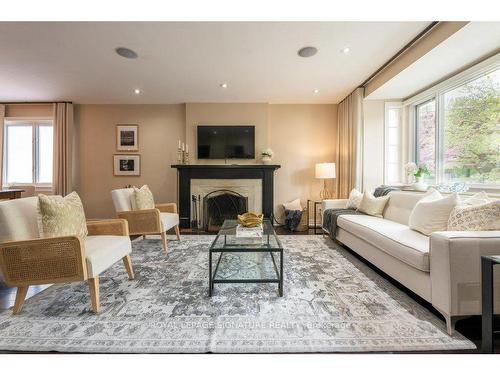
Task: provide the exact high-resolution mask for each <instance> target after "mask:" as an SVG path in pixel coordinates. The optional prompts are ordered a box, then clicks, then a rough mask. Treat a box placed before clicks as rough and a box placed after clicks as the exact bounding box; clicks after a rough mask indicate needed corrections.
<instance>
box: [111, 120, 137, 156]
mask: <svg viewBox="0 0 500 375" xmlns="http://www.w3.org/2000/svg"><path fill="white" fill-rule="evenodd" d="M116 150H117V151H139V125H126V124H123V125H116Z"/></svg>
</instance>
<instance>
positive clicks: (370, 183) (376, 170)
mask: <svg viewBox="0 0 500 375" xmlns="http://www.w3.org/2000/svg"><path fill="white" fill-rule="evenodd" d="M384 116H385V102H384V101H383V100H365V101H364V102H363V122H364V139H363V153H364V154H363V188H364V189H367V190H368V191H370V192H372V193H373V190H374V189H375V188H376V187H377V186H379V185H382V184H383V183H384Z"/></svg>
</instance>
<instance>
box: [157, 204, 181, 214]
mask: <svg viewBox="0 0 500 375" xmlns="http://www.w3.org/2000/svg"><path fill="white" fill-rule="evenodd" d="M155 207H156V208H157V209H159V210H160V212H170V213H173V214H176V213H177V204H175V203H158V204H157V205H155Z"/></svg>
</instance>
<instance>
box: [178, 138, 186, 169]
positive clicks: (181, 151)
mask: <svg viewBox="0 0 500 375" xmlns="http://www.w3.org/2000/svg"><path fill="white" fill-rule="evenodd" d="M177 163H178V164H189V146H188V145H187V144H184V143H181V140H180V139H179V145H178V146H177Z"/></svg>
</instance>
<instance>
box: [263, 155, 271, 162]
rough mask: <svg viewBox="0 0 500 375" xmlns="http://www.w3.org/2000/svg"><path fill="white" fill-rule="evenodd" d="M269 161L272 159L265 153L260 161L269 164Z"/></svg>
mask: <svg viewBox="0 0 500 375" xmlns="http://www.w3.org/2000/svg"><path fill="white" fill-rule="evenodd" d="M271 161H272V159H271V158H270V157H269V156H267V155H263V156H262V163H263V164H271Z"/></svg>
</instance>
